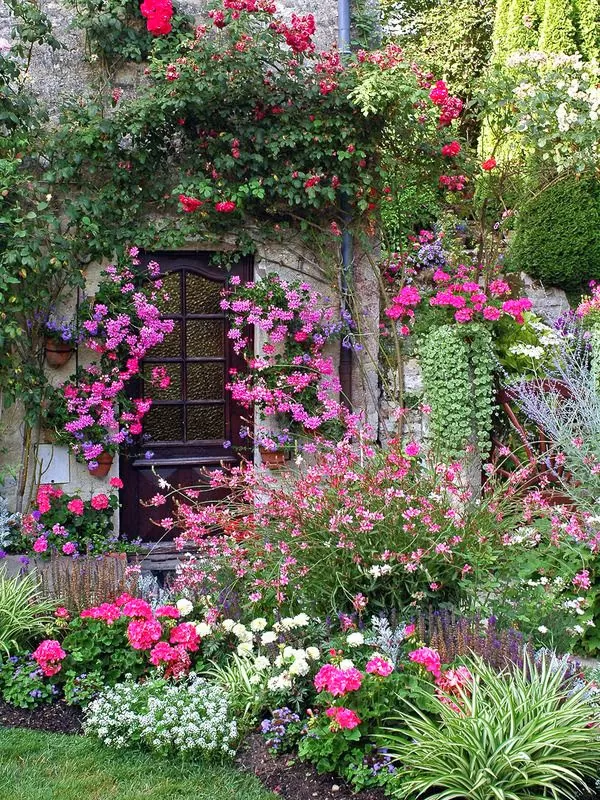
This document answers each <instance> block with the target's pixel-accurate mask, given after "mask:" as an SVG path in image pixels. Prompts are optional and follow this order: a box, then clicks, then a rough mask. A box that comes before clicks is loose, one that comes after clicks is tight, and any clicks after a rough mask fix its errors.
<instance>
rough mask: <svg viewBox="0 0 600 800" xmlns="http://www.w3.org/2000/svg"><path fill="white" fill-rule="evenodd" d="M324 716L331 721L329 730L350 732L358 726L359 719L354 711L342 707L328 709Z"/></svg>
mask: <svg viewBox="0 0 600 800" xmlns="http://www.w3.org/2000/svg"><path fill="white" fill-rule="evenodd" d="M325 714H326V715H327V716H328V717H329V718H330V719H331V721H332V722H331V729H332V730H333V731H335V730H340V729H345V730H348V731H351V730H352V729H353V728H356V727H357V726H358V725H360V722H361V720H360V717H359V716H358V714H357V713H356V711H352V709H350V708H344V707H343V706H332V707H331V708H328V709H327V711H326V712H325Z"/></svg>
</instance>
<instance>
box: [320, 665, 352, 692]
mask: <svg viewBox="0 0 600 800" xmlns="http://www.w3.org/2000/svg"><path fill="white" fill-rule="evenodd" d="M362 679H363V676H362V673H361V672H360V670H358V669H356V668H355V667H350V668H349V669H341V668H340V667H337V666H335V664H324V665H323V666H322V667H321V669H320V670H319V671H318V672H317V674H316V675H315V681H314V683H315V688H316V689H317V691H319V692H329V694H331V695H333V696H334V697H340V696H341V695H344V694H347V693H348V692H356V691H357V690H358V689H360V687H361V684H362Z"/></svg>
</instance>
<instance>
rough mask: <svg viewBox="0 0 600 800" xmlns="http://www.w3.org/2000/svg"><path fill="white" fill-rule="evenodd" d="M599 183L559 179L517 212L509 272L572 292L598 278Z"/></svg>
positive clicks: (599, 238)
mask: <svg viewBox="0 0 600 800" xmlns="http://www.w3.org/2000/svg"><path fill="white" fill-rule="evenodd" d="M599 230H600V184H599V183H598V182H597V181H590V180H587V181H583V180H582V181H577V180H574V179H567V180H562V181H560V182H559V183H557V184H555V185H554V186H551V187H550V188H548V189H546V190H545V191H543V192H542V193H541V194H540V195H538V196H537V197H536V198H534V199H533V200H531V201H530V202H529V203H527V204H526V205H525V206H524V207H523V208H522V209H521V212H520V214H519V218H518V221H517V226H516V230H515V236H514V240H513V243H512V246H511V249H510V253H509V264H510V267H511V269H513V270H522V271H523V272H527V273H528V274H529V275H531V276H532V277H534V278H539V280H541V281H543V283H545V284H547V285H551V286H558V287H560V288H562V289H577V288H580V287H581V286H584V285H586V284H587V283H588V281H590V280H592V278H599V277H600V234H599Z"/></svg>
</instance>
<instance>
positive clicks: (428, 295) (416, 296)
mask: <svg viewBox="0 0 600 800" xmlns="http://www.w3.org/2000/svg"><path fill="white" fill-rule="evenodd" d="M433 284H434V286H433V290H432V291H425V290H422V291H421V292H420V291H419V290H418V289H416V288H415V287H413V286H412V285H407V286H404V287H403V288H402V289H401V290H400V291H399V292H398V294H397V295H395V296H394V297H392V304H391V306H390V307H389V308H387V309H386V312H385V313H386V314H387V316H388V317H390V318H391V319H394V320H399V321H400V322H401V323H402V324H401V327H400V332H401V334H402V335H403V336H406V335H408V334H409V333H410V327H409V325H410V323H411V322H412V321H413V320H414V318H415V311H418V306H419V305H420V304H421V302H428V304H429V305H430V306H432V307H435V308H444V309H447V310H448V311H449V312H450V314H451V319H452V320H453V321H454V322H457V323H459V324H465V323H468V322H496V321H497V320H499V319H500V318H501V317H503V316H509V317H512V318H513V319H514V320H515V321H516V322H517V323H518V324H519V325H522V324H523V322H524V321H525V318H524V316H523V315H524V312H525V311H529V310H530V309H531V307H532V303H531V300H529V298H527V297H522V298H517V299H513V298H511V297H510V294H511V288H510V286H509V285H508V283H506V281H504V280H502V279H500V278H496V279H495V280H492V281H491V282H490V284H489V285H488V286H487V287H485V286H484V284H483V282H482V281H480V280H479V274H478V271H477V270H475V274H474V270H473V268H472V267H467V266H464V265H462V264H461V265H460V266H458V267H457V268H456V269H455V270H453V271H450V270H449V268H447V267H446V268H441V267H439V268H437V269H436V270H435V272H434V273H433Z"/></svg>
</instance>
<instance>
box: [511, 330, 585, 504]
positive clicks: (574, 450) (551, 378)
mask: <svg viewBox="0 0 600 800" xmlns="http://www.w3.org/2000/svg"><path fill="white" fill-rule="evenodd" d="M556 328H557V332H558V334H559V335H558V336H557V337H556V341H555V343H554V344H553V345H552V347H551V348H550V353H549V363H548V365H547V367H546V373H545V375H538V376H536V377H535V378H534V379H533V380H521V381H519V382H517V383H515V384H513V385H512V386H510V390H511V393H512V395H513V397H514V398H515V401H516V403H517V405H518V406H519V408H520V409H521V411H522V412H523V413H524V414H525V415H526V416H527V417H528V419H530V420H531V421H532V422H534V423H535V424H536V425H537V426H538V427H539V428H540V429H541V430H543V431H544V432H545V434H546V435H547V437H548V438H549V439H550V440H551V442H552V444H553V449H554V451H555V458H554V463H555V464H558V465H560V466H563V465H564V471H561V473H560V474H558V473H556V477H557V478H558V479H559V480H560V481H561V483H562V485H563V488H564V491H565V493H567V494H568V495H569V496H570V497H572V498H573V499H574V500H575V501H576V502H577V503H578V504H579V505H580V507H583V508H584V509H585V510H587V511H589V512H590V513H592V514H596V515H597V514H598V513H599V511H600V387H599V386H598V383H597V381H596V379H595V376H594V372H593V370H592V356H591V352H592V349H591V346H590V338H591V334H590V332H589V331H587V330H585V329H584V328H583V326H582V325H581V323H580V322H579V320H578V319H577V318H576V317H574V316H572V315H571V316H568V317H566V318H563V319H562V320H560V321H559V323H558V324H557V326H556ZM548 456H549V453H545V454H543V456H542V457H544V458H545V459H546V461H547V462H548V465H550V461H549V459H548Z"/></svg>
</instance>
